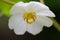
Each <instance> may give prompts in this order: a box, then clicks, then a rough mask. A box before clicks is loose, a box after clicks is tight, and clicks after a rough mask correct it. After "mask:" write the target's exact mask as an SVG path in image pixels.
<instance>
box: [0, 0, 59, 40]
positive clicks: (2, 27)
mask: <svg viewBox="0 0 60 40" xmlns="http://www.w3.org/2000/svg"><path fill="white" fill-rule="evenodd" d="M34 1H35V0H34ZM37 1H38V0H37ZM45 4H46V5H48V6H49V8H50V9H51V10H52V11H53V12H54V13H55V15H56V17H55V19H56V20H57V21H58V22H59V23H60V0H45ZM0 12H1V11H0ZM1 13H2V12H1ZM8 20H9V17H7V16H6V15H3V16H2V17H0V40H60V32H59V31H57V29H56V28H55V27H54V26H51V27H50V28H47V27H44V28H43V30H42V32H40V33H39V34H38V35H36V36H34V35H31V34H29V33H28V32H26V33H25V34H24V35H15V33H14V31H13V30H10V29H9V28H8Z"/></svg>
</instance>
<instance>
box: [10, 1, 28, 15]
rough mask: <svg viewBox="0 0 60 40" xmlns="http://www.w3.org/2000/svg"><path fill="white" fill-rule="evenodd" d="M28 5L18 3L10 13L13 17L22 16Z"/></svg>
mask: <svg viewBox="0 0 60 40" xmlns="http://www.w3.org/2000/svg"><path fill="white" fill-rule="evenodd" d="M26 5H27V3H23V2H18V3H16V4H15V5H14V6H13V7H12V8H11V10H10V13H11V14H12V15H17V14H20V15H22V14H23V13H24V12H25V7H26Z"/></svg>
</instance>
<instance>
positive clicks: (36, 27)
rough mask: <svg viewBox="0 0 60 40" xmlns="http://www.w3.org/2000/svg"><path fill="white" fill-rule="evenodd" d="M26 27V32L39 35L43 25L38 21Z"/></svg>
mask: <svg viewBox="0 0 60 40" xmlns="http://www.w3.org/2000/svg"><path fill="white" fill-rule="evenodd" d="M27 26H28V27H27V31H28V32H29V33H31V34H33V35H36V34H38V33H40V32H41V31H42V29H43V25H42V24H41V23H40V22H39V21H38V20H36V21H35V22H34V23H33V24H28V25H27Z"/></svg>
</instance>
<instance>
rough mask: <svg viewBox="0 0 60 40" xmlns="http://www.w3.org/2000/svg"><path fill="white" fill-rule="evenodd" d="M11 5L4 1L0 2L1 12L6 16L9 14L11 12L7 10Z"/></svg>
mask: <svg viewBox="0 0 60 40" xmlns="http://www.w3.org/2000/svg"><path fill="white" fill-rule="evenodd" d="M11 6H12V5H9V4H7V3H4V2H0V9H1V10H2V12H3V14H4V15H6V16H8V17H9V16H10V15H11V14H10V13H9V10H10V8H11Z"/></svg>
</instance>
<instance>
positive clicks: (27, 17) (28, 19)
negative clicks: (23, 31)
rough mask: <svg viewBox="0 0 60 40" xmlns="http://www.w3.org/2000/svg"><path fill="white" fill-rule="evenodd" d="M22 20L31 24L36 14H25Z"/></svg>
mask: <svg viewBox="0 0 60 40" xmlns="http://www.w3.org/2000/svg"><path fill="white" fill-rule="evenodd" d="M23 18H24V20H25V21H26V22H27V23H28V24H32V23H33V22H34V21H35V19H36V14H35V12H25V13H24V15H23Z"/></svg>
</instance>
